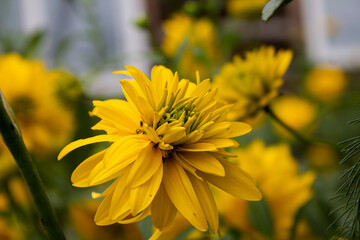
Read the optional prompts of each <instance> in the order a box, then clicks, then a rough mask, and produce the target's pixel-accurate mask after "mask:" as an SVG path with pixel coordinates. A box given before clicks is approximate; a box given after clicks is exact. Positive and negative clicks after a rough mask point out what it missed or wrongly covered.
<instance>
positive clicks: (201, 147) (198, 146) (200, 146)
mask: <svg viewBox="0 0 360 240" xmlns="http://www.w3.org/2000/svg"><path fill="white" fill-rule="evenodd" d="M177 149H178V150H179V151H187V152H205V151H209V152H212V151H214V152H215V151H217V149H216V147H215V146H214V145H213V144H211V143H193V144H188V145H182V146H181V147H178V148H177Z"/></svg>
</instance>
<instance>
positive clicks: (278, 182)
mask: <svg viewBox="0 0 360 240" xmlns="http://www.w3.org/2000/svg"><path fill="white" fill-rule="evenodd" d="M236 153H237V154H238V155H239V156H241V157H239V158H238V159H237V163H238V165H239V166H240V167H241V168H243V169H244V170H246V171H248V172H249V173H250V175H251V176H252V177H253V178H254V179H255V181H256V183H257V184H258V186H259V188H260V190H261V192H262V193H263V196H264V199H265V201H266V203H267V205H268V206H269V211H270V215H271V217H272V222H273V226H274V236H273V239H279V240H280V239H289V236H290V232H291V227H292V225H293V223H294V221H295V215H296V213H297V211H298V210H299V209H300V207H302V206H303V205H304V204H305V203H306V202H307V201H309V200H310V199H311V197H312V195H313V193H312V189H311V185H312V184H313V182H314V180H315V174H314V173H313V172H310V171H307V172H305V173H302V174H299V173H298V163H297V161H296V160H295V159H294V157H293V156H292V155H291V151H290V148H289V146H287V145H284V144H279V145H273V146H269V147H266V146H265V144H264V142H262V141H260V140H256V141H254V142H253V143H251V144H250V145H249V146H248V147H246V148H245V149H239V150H238V151H236ZM217 200H218V202H220V203H221V204H219V211H220V213H222V214H223V215H224V218H225V219H226V220H227V221H228V222H229V223H230V224H231V225H233V226H235V227H237V228H239V229H240V230H242V231H244V232H245V233H247V234H249V235H250V236H252V239H264V236H262V235H261V233H260V232H258V231H257V230H256V229H255V228H254V226H252V224H251V221H249V218H248V210H249V208H248V204H247V203H246V202H245V201H242V200H241V199H235V198H233V197H232V196H230V195H228V194H227V195H226V194H221V193H219V195H218V198H217ZM220 206H221V207H220Z"/></svg>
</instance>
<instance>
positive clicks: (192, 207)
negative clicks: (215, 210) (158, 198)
mask: <svg viewBox="0 0 360 240" xmlns="http://www.w3.org/2000/svg"><path fill="white" fill-rule="evenodd" d="M164 186H165V189H166V192H167V194H168V196H169V198H170V200H171V201H172V202H173V204H174V205H175V207H176V208H177V210H178V211H179V212H180V213H181V214H182V215H183V216H184V217H185V218H186V219H187V220H188V221H189V222H190V223H191V224H192V225H193V226H194V227H196V228H197V229H198V230H200V231H206V230H207V228H208V226H207V222H206V219H205V216H204V213H203V211H202V209H201V206H200V203H199V201H198V199H197V197H196V194H195V192H194V189H193V187H192V185H191V182H190V180H189V178H188V176H187V175H186V173H185V171H184V169H183V168H182V167H181V166H179V165H178V163H177V162H176V161H174V160H173V159H167V160H165V162H164Z"/></svg>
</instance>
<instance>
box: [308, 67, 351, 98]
mask: <svg viewBox="0 0 360 240" xmlns="http://www.w3.org/2000/svg"><path fill="white" fill-rule="evenodd" d="M346 86H347V79H346V76H345V74H344V73H343V72H342V71H341V69H339V68H337V67H335V66H318V67H316V68H314V69H312V70H311V71H310V72H309V74H308V75H307V77H306V81H305V87H306V89H307V90H308V91H309V93H310V94H311V95H312V96H313V97H315V98H316V99H318V100H320V101H323V102H328V101H333V100H336V99H338V98H339V97H340V96H342V95H343V94H344V92H345V89H346Z"/></svg>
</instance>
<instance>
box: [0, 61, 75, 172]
mask: <svg viewBox="0 0 360 240" xmlns="http://www.w3.org/2000/svg"><path fill="white" fill-rule="evenodd" d="M63 75H64V73H61V72H57V71H46V70H45V68H44V66H43V64H42V63H41V62H36V61H30V60H27V59H24V58H22V57H21V56H19V55H18V54H7V55H4V56H1V57H0V76H1V77H0V89H1V91H2V93H3V94H4V96H5V98H6V99H7V101H8V102H9V104H10V106H11V107H12V109H13V111H14V114H15V116H16V118H17V121H18V124H19V126H20V129H21V133H22V136H23V139H24V141H25V145H26V146H27V148H28V150H29V151H30V152H31V153H35V154H47V153H49V152H51V151H53V150H57V149H58V148H59V146H61V145H63V144H64V143H65V142H66V141H68V139H69V137H70V134H71V133H72V130H73V128H74V119H73V116H72V111H71V110H70V109H66V108H65V107H64V105H63V104H62V102H61V101H60V99H59V97H58V95H57V91H58V88H57V86H58V85H59V84H60V82H61V81H62V80H63ZM59 126H61V127H59ZM0 164H1V166H4V165H6V166H7V167H2V168H1V170H0V173H1V175H3V174H4V175H5V174H6V173H5V172H6V171H9V170H10V169H12V168H14V166H15V164H14V161H13V160H12V158H11V155H10V152H9V151H8V149H7V148H6V146H5V145H4V143H3V142H2V141H1V142H0Z"/></svg>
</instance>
